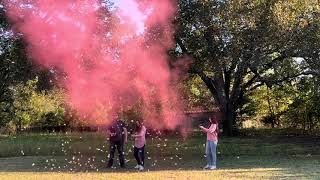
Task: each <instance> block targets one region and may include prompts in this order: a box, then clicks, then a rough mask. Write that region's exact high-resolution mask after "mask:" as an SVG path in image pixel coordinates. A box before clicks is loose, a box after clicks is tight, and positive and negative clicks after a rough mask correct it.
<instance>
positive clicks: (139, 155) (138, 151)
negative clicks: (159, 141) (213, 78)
mask: <svg viewBox="0 0 320 180" xmlns="http://www.w3.org/2000/svg"><path fill="white" fill-rule="evenodd" d="M133 154H134V157H135V158H136V160H137V163H138V165H142V166H144V146H143V147H141V148H137V147H134V148H133Z"/></svg>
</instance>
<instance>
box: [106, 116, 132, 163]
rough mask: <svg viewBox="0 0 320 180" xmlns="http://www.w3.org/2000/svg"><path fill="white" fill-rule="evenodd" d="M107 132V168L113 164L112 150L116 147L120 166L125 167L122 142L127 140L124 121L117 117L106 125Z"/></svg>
mask: <svg viewBox="0 0 320 180" xmlns="http://www.w3.org/2000/svg"><path fill="white" fill-rule="evenodd" d="M107 133H108V135H109V161H108V165H107V167H108V168H111V167H112V165H113V159H114V152H115V151H116V149H117V150H118V153H119V160H120V166H121V167H122V168H124V167H125V160H124V150H123V149H124V144H125V143H127V142H128V131H127V128H126V126H125V123H124V122H123V121H122V120H120V119H117V120H116V121H115V122H113V123H112V124H111V126H109V127H108V129H107Z"/></svg>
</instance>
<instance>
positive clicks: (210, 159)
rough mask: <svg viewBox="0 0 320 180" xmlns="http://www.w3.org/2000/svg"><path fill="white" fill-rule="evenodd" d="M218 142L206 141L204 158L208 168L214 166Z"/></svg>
mask: <svg viewBox="0 0 320 180" xmlns="http://www.w3.org/2000/svg"><path fill="white" fill-rule="evenodd" d="M217 144H218V141H207V144H206V158H207V163H208V165H209V166H216V162H217Z"/></svg>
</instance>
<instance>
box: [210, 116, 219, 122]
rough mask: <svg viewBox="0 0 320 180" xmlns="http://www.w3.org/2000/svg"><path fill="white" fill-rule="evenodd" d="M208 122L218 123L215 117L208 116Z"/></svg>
mask: <svg viewBox="0 0 320 180" xmlns="http://www.w3.org/2000/svg"><path fill="white" fill-rule="evenodd" d="M209 122H210V124H218V120H217V119H216V118H215V117H209Z"/></svg>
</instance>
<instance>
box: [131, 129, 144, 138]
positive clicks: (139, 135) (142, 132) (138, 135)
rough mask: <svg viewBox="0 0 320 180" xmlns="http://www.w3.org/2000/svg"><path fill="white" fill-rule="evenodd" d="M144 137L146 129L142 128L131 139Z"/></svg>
mask: <svg viewBox="0 0 320 180" xmlns="http://www.w3.org/2000/svg"><path fill="white" fill-rule="evenodd" d="M145 135H146V129H145V128H143V129H142V130H141V131H140V132H139V133H138V134H134V135H132V137H142V136H145Z"/></svg>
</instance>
